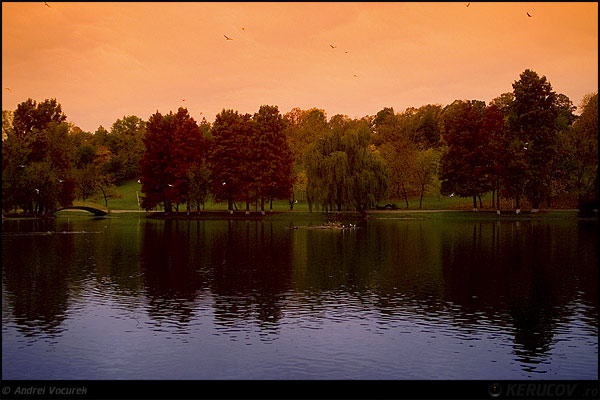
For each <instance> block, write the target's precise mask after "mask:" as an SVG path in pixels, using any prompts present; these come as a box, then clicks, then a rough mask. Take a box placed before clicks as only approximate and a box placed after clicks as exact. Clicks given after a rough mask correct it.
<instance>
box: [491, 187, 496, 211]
mask: <svg viewBox="0 0 600 400" xmlns="http://www.w3.org/2000/svg"><path fill="white" fill-rule="evenodd" d="M492 208H496V190H495V189H494V190H492Z"/></svg>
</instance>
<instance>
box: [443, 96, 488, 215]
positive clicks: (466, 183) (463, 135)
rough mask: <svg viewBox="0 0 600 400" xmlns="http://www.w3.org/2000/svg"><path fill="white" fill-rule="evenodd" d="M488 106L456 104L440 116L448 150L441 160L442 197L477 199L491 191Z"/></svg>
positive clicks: (482, 103)
mask: <svg viewBox="0 0 600 400" xmlns="http://www.w3.org/2000/svg"><path fill="white" fill-rule="evenodd" d="M485 112H486V107H485V103H484V102H482V101H478V100H467V101H463V100H456V101H454V102H453V103H452V104H450V105H448V106H447V107H445V108H444V111H443V113H442V115H441V127H442V139H443V141H444V143H445V144H446V145H447V146H448V147H447V148H446V150H445V152H444V154H443V155H442V157H441V165H440V167H441V180H442V187H441V190H442V193H443V194H450V193H456V194H457V195H459V196H462V197H467V196H473V208H474V209H476V208H477V203H476V196H480V195H481V194H483V193H486V192H487V191H489V190H490V189H491V187H492V186H491V185H492V181H491V179H490V174H491V171H490V165H489V162H488V160H489V158H490V154H489V151H490V150H489V138H488V136H487V135H488V132H486V130H484V129H483V121H484V116H485Z"/></svg>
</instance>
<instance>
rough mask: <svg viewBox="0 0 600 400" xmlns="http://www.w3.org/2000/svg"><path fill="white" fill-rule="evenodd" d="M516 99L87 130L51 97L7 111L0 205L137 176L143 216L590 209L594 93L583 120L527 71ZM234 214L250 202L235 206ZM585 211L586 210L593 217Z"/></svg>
mask: <svg viewBox="0 0 600 400" xmlns="http://www.w3.org/2000/svg"><path fill="white" fill-rule="evenodd" d="M512 86H513V91H512V92H509V93H504V94H502V95H500V96H498V97H497V98H495V99H493V100H492V101H491V102H490V103H489V104H487V105H486V104H485V102H483V101H479V100H456V101H454V102H452V103H451V104H448V105H446V106H441V105H438V104H435V105H432V104H428V105H425V106H422V107H420V108H408V109H406V110H405V111H404V112H401V113H396V112H395V111H394V110H393V108H391V107H390V108H388V107H385V108H383V109H382V110H381V111H379V112H378V113H377V114H376V115H371V116H365V117H362V118H360V119H358V118H354V119H351V118H349V117H348V116H346V115H341V114H338V115H334V116H333V117H331V118H330V119H329V120H328V119H327V115H326V113H325V111H324V110H322V109H318V108H311V109H308V110H302V109H299V108H293V109H292V110H290V111H289V112H288V113H286V114H284V115H282V114H281V113H280V112H279V110H278V108H277V106H270V105H263V106H261V107H260V108H259V110H258V111H257V112H256V113H255V114H253V115H251V114H240V113H239V112H237V111H235V110H225V109H223V110H222V111H221V112H220V113H219V114H217V115H216V117H215V120H214V122H213V123H208V122H207V121H206V119H204V118H203V119H202V121H200V122H197V121H195V120H194V118H192V117H191V116H190V114H189V112H188V110H187V109H186V108H183V107H181V108H179V109H178V110H177V112H175V113H173V112H172V111H171V112H169V114H165V115H163V114H161V113H159V112H158V111H157V112H156V113H154V114H153V115H151V116H150V117H149V118H148V120H142V119H141V118H139V117H137V116H124V117H123V118H122V119H118V120H117V121H116V122H115V123H113V125H112V126H111V128H110V130H107V129H105V128H104V127H102V126H100V127H98V129H97V130H96V132H94V133H90V132H84V131H82V130H81V129H80V128H78V127H77V126H75V125H73V124H72V123H68V122H67V121H66V119H67V117H66V115H65V114H64V113H63V112H62V107H61V105H60V104H59V103H58V102H57V101H56V99H47V100H44V101H43V102H41V103H39V104H38V103H36V102H35V101H34V100H32V99H28V100H27V101H25V102H23V103H21V104H19V105H18V106H17V109H16V110H14V111H13V112H10V111H6V110H3V111H2V208H3V210H4V212H12V211H16V210H22V211H23V212H25V213H28V214H44V213H47V212H51V211H53V210H56V209H58V208H60V207H67V206H69V205H71V204H72V203H73V201H74V200H75V199H81V200H83V201H85V200H86V199H88V198H90V197H91V196H93V195H96V194H101V195H102V196H103V198H104V201H105V205H106V206H107V207H108V200H109V199H111V198H114V197H118V196H119V193H118V191H117V189H116V187H117V186H118V185H120V184H122V183H124V182H126V181H129V180H132V179H137V180H139V182H140V183H141V184H142V203H141V205H142V207H143V208H145V209H147V210H149V209H153V208H155V207H157V206H162V207H163V209H164V210H165V211H166V212H171V211H173V210H176V211H178V210H179V206H180V205H185V206H186V210H187V211H188V212H189V211H190V210H192V209H196V210H200V209H201V207H202V208H203V206H204V204H205V202H206V201H207V200H209V199H212V200H214V201H216V202H223V203H226V204H227V209H228V210H229V211H230V212H233V210H234V209H237V208H238V205H240V208H245V210H246V211H247V212H249V210H250V205H251V204H254V205H256V206H257V205H258V204H260V210H261V211H262V212H263V213H264V211H265V204H266V203H268V204H269V207H271V208H272V202H273V200H275V199H287V200H288V201H289V204H290V208H291V209H293V207H294V204H295V203H296V201H297V200H302V201H304V200H305V201H307V202H308V205H309V208H310V210H311V211H312V210H313V209H321V210H332V211H333V210H336V211H342V210H358V211H360V212H365V211H366V210H368V209H370V208H374V207H375V206H376V205H377V204H378V203H379V202H381V201H384V200H385V199H398V200H403V201H404V202H405V203H406V207H408V199H409V198H411V197H415V196H416V197H418V198H419V199H420V206H421V202H422V199H423V196H424V195H425V194H427V193H437V194H440V195H447V196H454V195H456V196H461V197H472V199H473V208H474V209H477V208H478V206H477V200H478V199H479V207H481V206H482V204H481V196H482V195H483V194H486V193H489V192H491V193H492V201H493V206H494V207H497V208H498V209H499V208H500V202H501V199H511V200H514V202H515V204H516V207H515V208H516V209H517V210H519V209H520V204H521V201H522V199H527V200H528V201H529V202H530V203H531V205H532V209H533V210H534V211H536V210H538V209H539V208H540V207H541V205H542V204H544V202H545V204H546V205H548V206H550V205H551V201H552V199H553V198H554V197H555V196H556V195H558V194H561V193H572V194H573V195H574V196H577V197H578V198H579V202H580V208H585V207H586V204H587V205H590V206H589V207H597V201H598V200H597V199H598V194H597V192H598V181H597V169H598V154H597V151H598V147H597V146H598V144H597V141H598V95H597V93H592V94H589V95H586V96H585V97H584V99H583V101H582V104H581V109H582V112H581V114H580V115H575V114H574V111H575V110H576V107H575V106H574V105H573V103H572V102H571V100H570V99H569V98H568V97H567V96H565V95H564V94H559V93H556V92H555V91H554V90H553V89H552V85H551V84H550V82H548V80H547V79H546V77H545V76H542V77H540V76H539V75H538V74H537V73H536V72H534V71H532V70H529V69H527V70H525V71H524V72H523V73H521V74H520V77H519V80H517V81H515V82H514V83H513V85H512ZM242 205H245V207H243V206H242ZM589 207H588V208H589Z"/></svg>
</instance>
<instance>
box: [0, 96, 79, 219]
mask: <svg viewBox="0 0 600 400" xmlns="http://www.w3.org/2000/svg"><path fill="white" fill-rule="evenodd" d="M5 115H6V116H7V117H8V116H9V114H6V113H3V117H4V116H5ZM12 117H13V118H12V123H11V124H9V122H8V121H7V122H6V123H5V122H4V121H3V140H2V206H3V209H4V210H5V211H11V210H16V209H21V210H23V211H24V212H26V213H35V214H42V213H47V212H51V211H53V210H55V209H56V208H58V207H60V206H62V207H65V206H68V205H71V204H72V201H73V198H74V187H75V180H74V178H73V176H72V171H71V169H72V158H73V155H74V150H73V143H72V139H71V137H70V130H71V129H72V128H73V127H72V125H70V124H68V123H67V122H65V120H66V116H65V115H64V114H63V112H62V108H61V105H60V104H59V103H58V102H57V101H56V99H47V100H44V101H43V102H41V103H39V104H37V103H36V102H35V101H34V100H32V99H28V100H27V101H25V102H23V103H21V104H19V105H18V106H17V109H16V110H15V111H14V112H13V113H12Z"/></svg>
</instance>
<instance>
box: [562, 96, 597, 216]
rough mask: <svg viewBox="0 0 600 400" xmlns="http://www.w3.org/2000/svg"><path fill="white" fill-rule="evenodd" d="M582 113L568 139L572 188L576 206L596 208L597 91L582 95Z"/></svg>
mask: <svg viewBox="0 0 600 400" xmlns="http://www.w3.org/2000/svg"><path fill="white" fill-rule="evenodd" d="M581 108H582V112H581V115H580V116H579V118H577V120H576V121H575V123H574V125H573V130H572V131H570V132H571V133H572V135H571V137H570V140H569V142H570V143H571V148H572V149H573V153H574V157H572V160H574V168H573V170H572V171H573V172H572V187H573V188H574V189H575V191H576V193H577V194H578V197H579V200H580V207H587V205H588V204H590V205H591V206H590V207H596V208H597V207H598V93H591V94H588V95H586V96H585V97H584V98H583V101H582V104H581Z"/></svg>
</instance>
